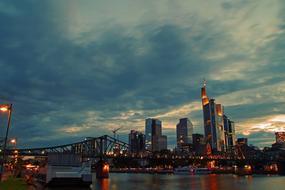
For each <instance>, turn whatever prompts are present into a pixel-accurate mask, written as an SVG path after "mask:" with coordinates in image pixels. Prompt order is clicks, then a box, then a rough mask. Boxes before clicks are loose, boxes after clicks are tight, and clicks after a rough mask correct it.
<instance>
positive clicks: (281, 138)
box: [275, 132, 285, 143]
mask: <svg viewBox="0 0 285 190" xmlns="http://www.w3.org/2000/svg"><path fill="white" fill-rule="evenodd" d="M275 139H276V143H285V132H276V133H275Z"/></svg>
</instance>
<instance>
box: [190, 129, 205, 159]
mask: <svg viewBox="0 0 285 190" xmlns="http://www.w3.org/2000/svg"><path fill="white" fill-rule="evenodd" d="M192 139H193V151H194V152H195V154H196V155H204V154H206V144H205V139H204V135H202V134H193V135H192Z"/></svg>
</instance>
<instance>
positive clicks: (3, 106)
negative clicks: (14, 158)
mask: <svg viewBox="0 0 285 190" xmlns="http://www.w3.org/2000/svg"><path fill="white" fill-rule="evenodd" d="M0 111H1V112H8V123H7V128H6V134H5V139H4V145H3V157H2V162H1V168H0V169H1V171H0V181H2V175H3V172H4V164H5V162H6V146H7V139H8V134H9V128H10V122H11V114H12V104H1V105H0Z"/></svg>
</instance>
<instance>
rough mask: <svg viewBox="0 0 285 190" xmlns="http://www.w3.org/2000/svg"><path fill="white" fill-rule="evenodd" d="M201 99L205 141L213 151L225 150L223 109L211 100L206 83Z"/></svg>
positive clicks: (202, 89)
mask: <svg viewBox="0 0 285 190" xmlns="http://www.w3.org/2000/svg"><path fill="white" fill-rule="evenodd" d="M201 99H202V106H203V116H204V132H205V141H206V143H209V144H210V145H211V148H212V150H213V151H224V150H225V134H224V122H223V115H224V113H223V107H222V105H221V104H216V103H215V100H214V99H209V97H208V96H207V92H206V81H205V80H204V84H203V87H202V88H201Z"/></svg>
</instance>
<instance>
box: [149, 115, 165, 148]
mask: <svg viewBox="0 0 285 190" xmlns="http://www.w3.org/2000/svg"><path fill="white" fill-rule="evenodd" d="M161 125H162V124H161V121H160V120H158V119H153V118H148V119H146V120H145V135H146V141H145V142H146V149H147V150H150V151H160V150H163V149H167V137H166V136H162V127H161Z"/></svg>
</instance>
